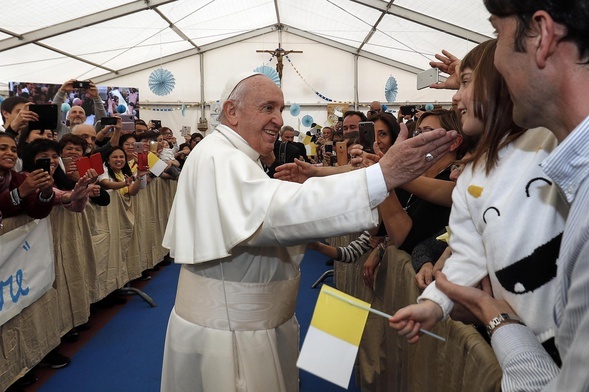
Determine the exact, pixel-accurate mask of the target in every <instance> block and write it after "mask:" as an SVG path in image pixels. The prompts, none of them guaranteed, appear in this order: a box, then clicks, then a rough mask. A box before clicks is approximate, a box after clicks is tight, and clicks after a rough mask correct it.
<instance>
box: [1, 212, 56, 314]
mask: <svg viewBox="0 0 589 392" xmlns="http://www.w3.org/2000/svg"><path fill="white" fill-rule="evenodd" d="M54 279H55V269H54V266H53V239H52V235H51V225H50V223H49V218H45V219H42V220H38V219H37V220H34V221H32V222H29V223H27V224H26V225H24V226H20V227H18V228H16V229H14V230H12V231H10V232H8V233H6V234H4V235H2V236H0V325H2V324H4V323H5V322H7V321H8V320H10V319H11V318H13V317H14V316H16V315H17V314H19V313H20V312H21V311H22V310H23V309H24V308H26V307H27V306H29V305H30V304H32V303H33V302H35V301H36V300H37V299H39V298H40V297H41V296H42V295H43V294H45V293H46V292H47V290H49V288H50V287H51V285H52V284H53V280H54Z"/></svg>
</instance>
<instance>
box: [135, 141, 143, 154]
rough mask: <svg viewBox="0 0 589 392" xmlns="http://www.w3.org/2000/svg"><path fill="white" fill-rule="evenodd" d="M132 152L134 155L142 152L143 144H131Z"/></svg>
mask: <svg viewBox="0 0 589 392" xmlns="http://www.w3.org/2000/svg"><path fill="white" fill-rule="evenodd" d="M133 152H134V153H136V154H139V153H141V152H143V143H141V142H135V143H133Z"/></svg>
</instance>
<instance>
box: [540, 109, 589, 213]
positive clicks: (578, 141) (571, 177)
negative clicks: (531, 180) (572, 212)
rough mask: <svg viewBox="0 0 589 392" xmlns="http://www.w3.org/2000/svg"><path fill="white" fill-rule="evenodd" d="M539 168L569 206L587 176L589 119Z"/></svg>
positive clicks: (588, 172) (588, 168) (588, 165)
mask: <svg viewBox="0 0 589 392" xmlns="http://www.w3.org/2000/svg"><path fill="white" fill-rule="evenodd" d="M541 166H542V168H543V169H544V172H545V173H546V174H547V175H548V176H549V177H550V178H552V180H553V181H554V182H556V184H557V185H558V187H559V188H560V190H561V192H562V194H563V195H564V197H565V199H566V200H567V202H568V203H569V204H571V203H572V202H573V200H574V198H575V193H576V192H577V190H578V189H579V187H580V186H581V183H582V182H583V180H584V179H585V178H587V176H588V175H589V117H587V118H585V120H583V121H582V122H581V123H580V124H579V125H577V127H576V128H575V129H574V130H573V132H571V134H570V135H568V136H567V137H566V138H565V139H564V141H563V142H562V143H560V145H559V146H558V147H557V148H556V149H555V150H554V151H553V152H552V153H551V154H550V156H548V157H547V158H546V159H544V161H543V162H542V164H541Z"/></svg>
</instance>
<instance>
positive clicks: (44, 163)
mask: <svg viewBox="0 0 589 392" xmlns="http://www.w3.org/2000/svg"><path fill="white" fill-rule="evenodd" d="M36 169H43V170H45V171H46V172H47V173H51V159H49V158H39V159H37V160H35V170H36Z"/></svg>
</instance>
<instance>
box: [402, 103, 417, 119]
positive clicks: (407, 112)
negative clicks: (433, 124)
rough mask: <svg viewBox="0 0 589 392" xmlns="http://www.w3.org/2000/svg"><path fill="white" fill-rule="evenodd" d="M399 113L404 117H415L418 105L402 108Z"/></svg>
mask: <svg viewBox="0 0 589 392" xmlns="http://www.w3.org/2000/svg"><path fill="white" fill-rule="evenodd" d="M399 111H400V112H401V114H402V115H403V116H414V115H415V113H417V106H416V105H408V106H401V107H400V108H399Z"/></svg>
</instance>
